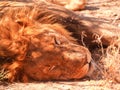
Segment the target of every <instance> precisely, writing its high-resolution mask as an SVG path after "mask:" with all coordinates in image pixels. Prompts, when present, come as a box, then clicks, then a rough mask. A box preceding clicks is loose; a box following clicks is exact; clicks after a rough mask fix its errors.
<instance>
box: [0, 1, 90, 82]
mask: <svg viewBox="0 0 120 90" xmlns="http://www.w3.org/2000/svg"><path fill="white" fill-rule="evenodd" d="M42 4H43V5H41V6H40V7H43V8H44V7H45V6H46V4H44V3H42ZM43 8H39V7H38V5H37V6H24V7H2V11H3V12H2V13H1V18H0V57H1V62H2V61H4V60H5V59H6V62H4V63H3V65H2V68H4V69H5V70H8V71H9V73H8V74H7V78H8V80H9V81H11V82H13V81H22V82H29V81H32V80H35V81H41V80H42V81H44V80H71V79H80V78H83V77H84V76H86V75H87V74H88V72H89V69H90V67H91V54H90V52H89V50H88V49H87V48H85V47H83V46H81V45H79V44H78V43H77V41H76V40H75V39H74V38H73V37H71V33H70V32H68V30H66V29H65V28H66V27H67V26H65V28H64V25H63V23H62V22H63V21H64V19H65V18H66V17H65V18H62V16H61V19H62V20H61V21H60V22H61V24H60V23H59V22H58V24H57V22H56V21H57V20H56V19H57V17H55V18H54V15H55V14H54V13H55V12H54V10H53V14H52V13H49V12H51V11H52V10H48V12H46V11H43ZM48 8H50V7H48ZM63 9H64V8H63ZM58 10H59V9H58ZM61 10H62V9H61ZM66 12H70V11H67V10H66ZM61 14H62V13H61ZM63 14H64V13H63ZM71 14H72V13H71ZM58 17H60V16H58ZM70 18H72V17H70ZM59 19H60V18H59ZM65 20H69V19H67V18H66V19H65ZM69 22H70V21H68V24H69ZM70 23H71V22H70ZM71 27H72V26H71ZM71 27H70V28H71ZM7 60H9V62H8V61H7Z"/></svg>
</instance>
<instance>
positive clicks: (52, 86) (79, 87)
mask: <svg viewBox="0 0 120 90" xmlns="http://www.w3.org/2000/svg"><path fill="white" fill-rule="evenodd" d="M119 12H120V0H88V3H87V6H86V9H85V10H83V11H77V12H76V13H78V14H79V15H81V16H82V15H83V16H84V17H90V18H93V19H95V20H100V21H104V22H105V23H108V24H112V25H115V26H116V27H120V13H119ZM0 90H120V84H119V83H113V82H112V81H106V80H84V81H69V82H64V81H59V82H58V81H56V82H52V81H51V82H39V83H25V84H23V83H13V84H8V83H2V82H0Z"/></svg>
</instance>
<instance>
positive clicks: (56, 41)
mask: <svg viewBox="0 0 120 90" xmlns="http://www.w3.org/2000/svg"><path fill="white" fill-rule="evenodd" d="M54 41H55V44H56V45H60V44H61V42H60V40H58V39H57V38H56V37H54Z"/></svg>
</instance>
